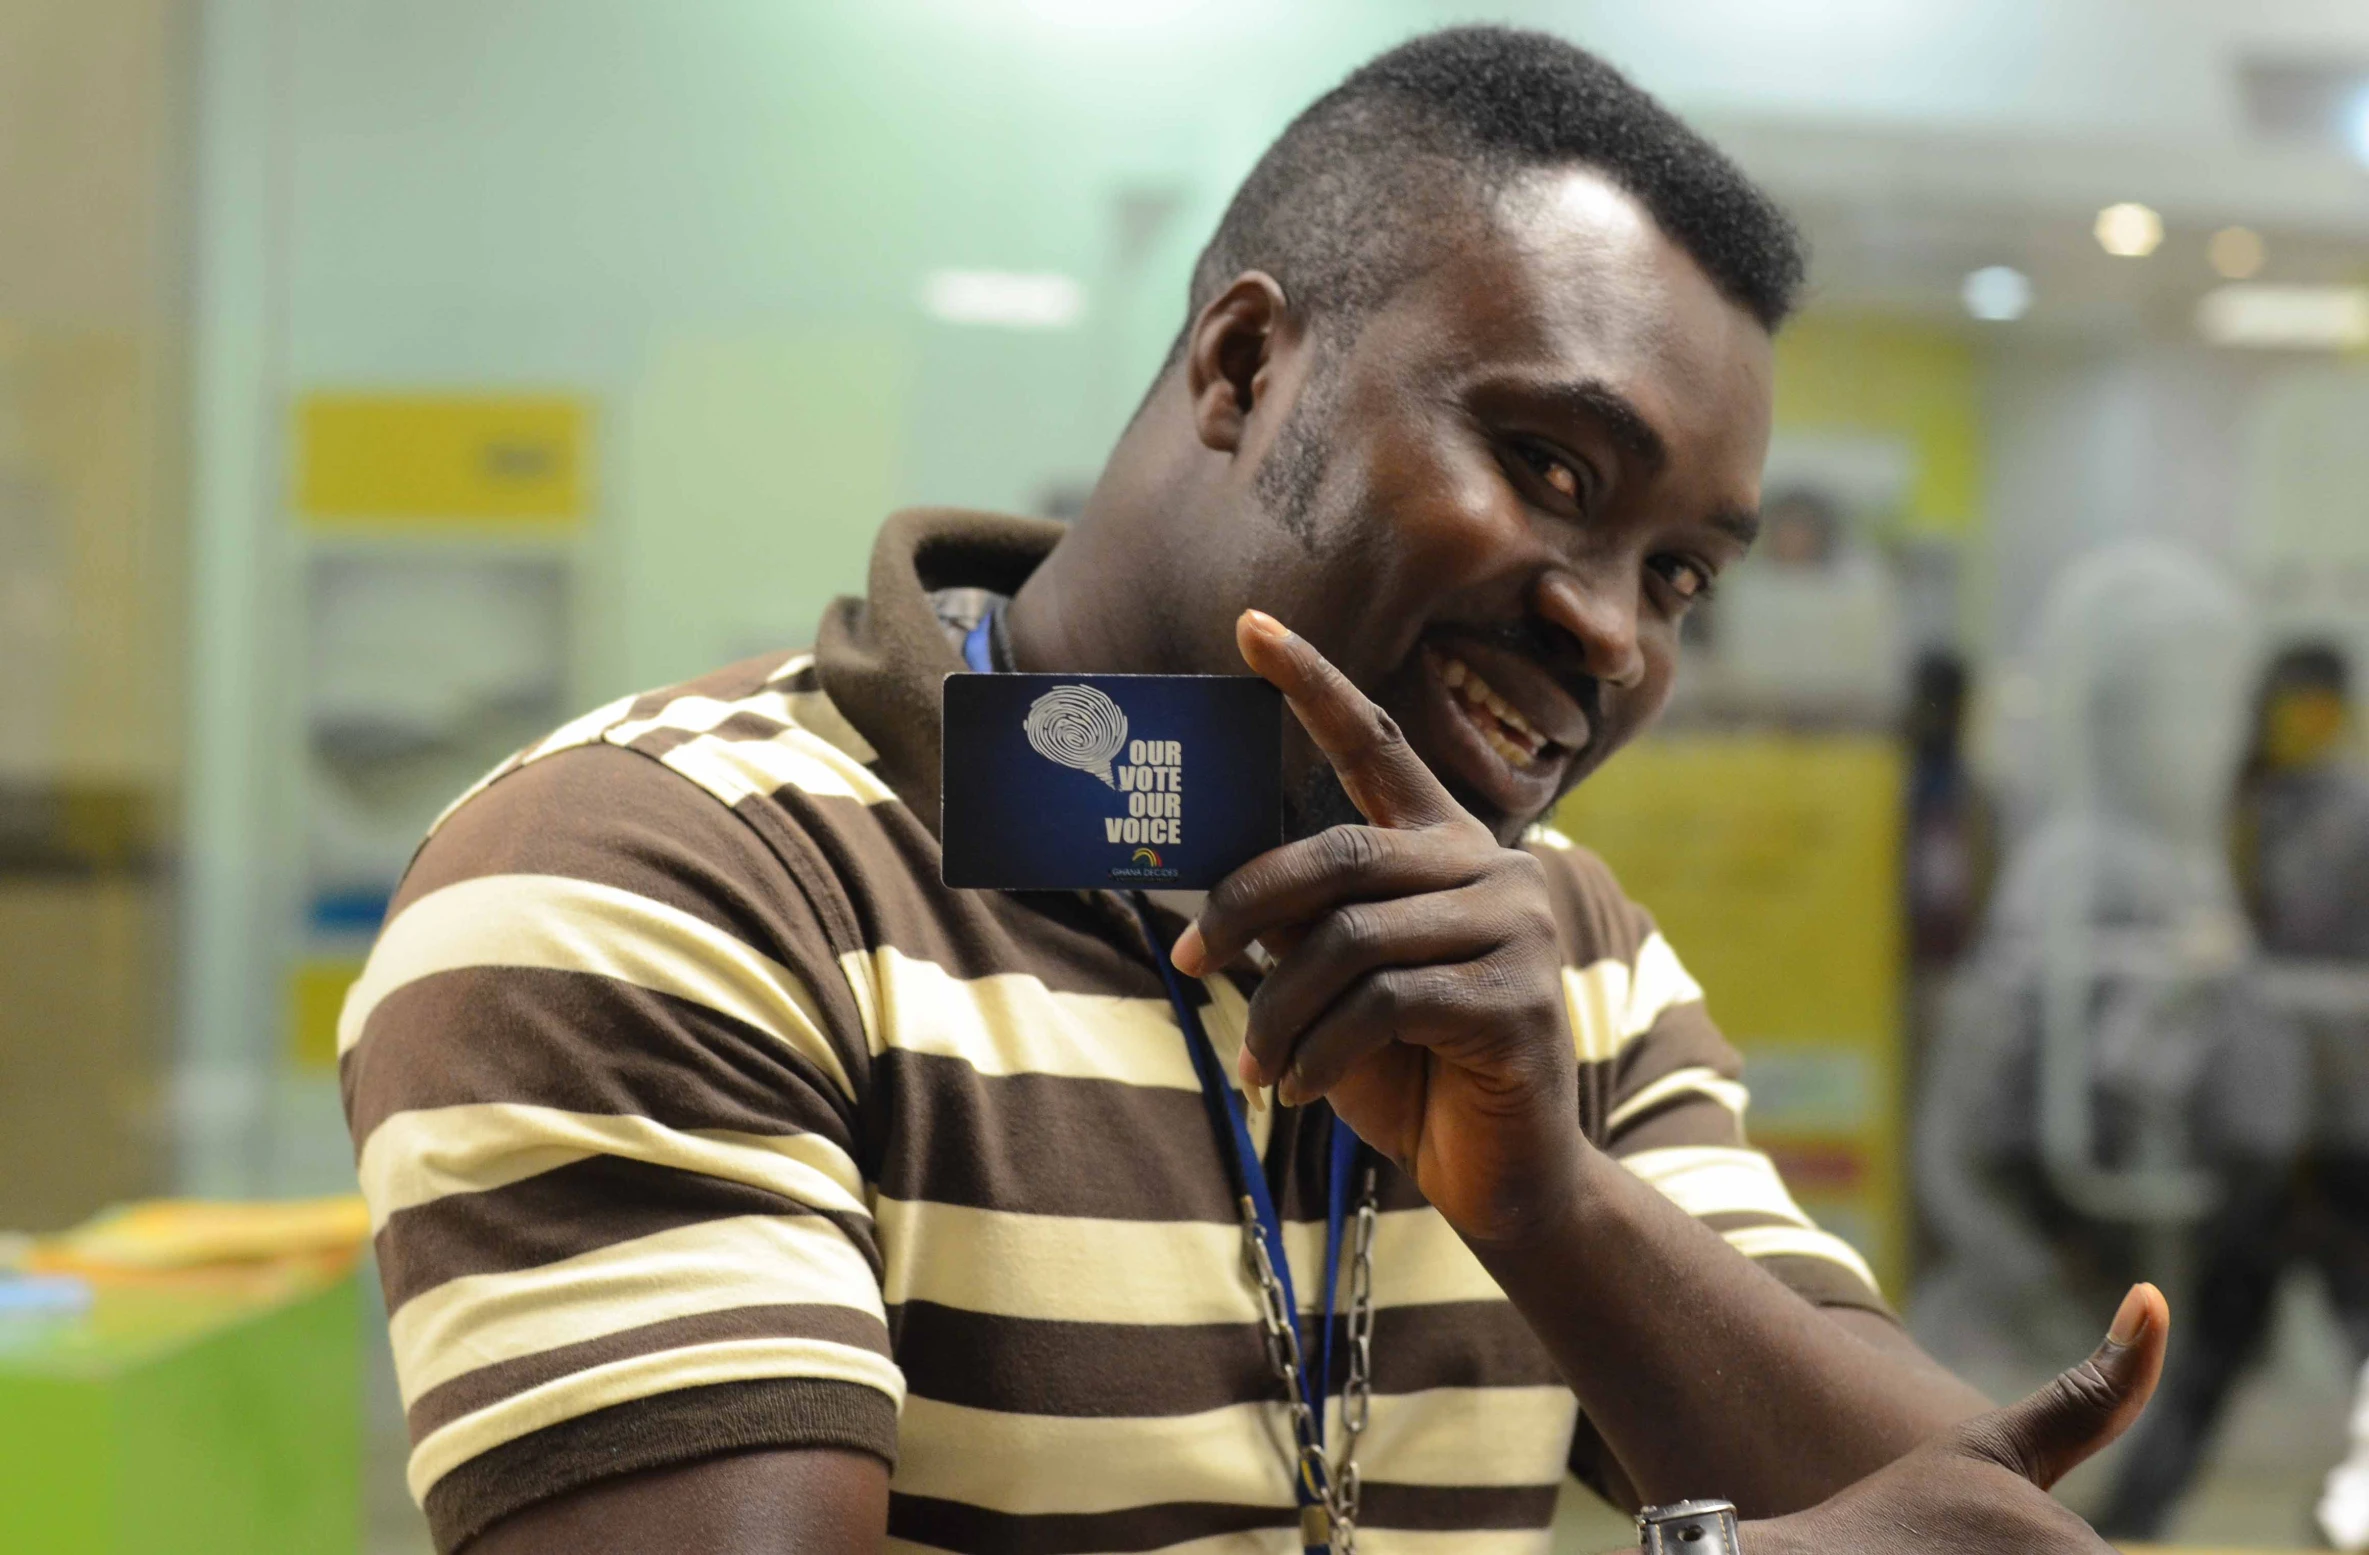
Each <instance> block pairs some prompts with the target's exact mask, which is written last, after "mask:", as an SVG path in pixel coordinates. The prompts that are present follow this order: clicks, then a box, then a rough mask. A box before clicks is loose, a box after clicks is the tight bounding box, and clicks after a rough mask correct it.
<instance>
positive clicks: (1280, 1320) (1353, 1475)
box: [1238, 1121, 1377, 1555]
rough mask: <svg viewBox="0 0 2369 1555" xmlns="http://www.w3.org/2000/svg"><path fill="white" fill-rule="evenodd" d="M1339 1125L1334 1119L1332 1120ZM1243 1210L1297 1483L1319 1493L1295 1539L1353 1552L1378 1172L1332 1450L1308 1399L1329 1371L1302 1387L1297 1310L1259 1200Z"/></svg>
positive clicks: (1356, 1265)
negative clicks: (1285, 1406) (1279, 1271)
mask: <svg viewBox="0 0 2369 1555" xmlns="http://www.w3.org/2000/svg"><path fill="white" fill-rule="evenodd" d="M1342 1126H1343V1125H1342V1124H1340V1123H1339V1122H1337V1121H1336V1122H1335V1123H1334V1124H1333V1127H1335V1128H1340V1127H1342ZM1238 1202H1239V1203H1240V1205H1241V1210H1242V1261H1243V1262H1244V1264H1246V1265H1247V1266H1248V1268H1249V1271H1250V1277H1251V1281H1252V1283H1254V1284H1255V1285H1257V1286H1258V1292H1259V1316H1260V1324H1261V1326H1262V1327H1263V1329H1264V1330H1265V1332H1266V1339H1267V1365H1268V1366H1269V1367H1270V1368H1272V1369H1273V1371H1274V1373H1275V1375H1276V1377H1277V1378H1278V1379H1279V1380H1280V1381H1281V1382H1282V1383H1283V1393H1284V1397H1286V1398H1287V1399H1289V1400H1290V1401H1291V1403H1290V1406H1289V1407H1290V1411H1291V1434H1292V1440H1293V1442H1294V1444H1295V1445H1296V1447H1297V1449H1298V1457H1297V1461H1296V1464H1295V1467H1296V1469H1297V1471H1298V1473H1299V1476H1300V1482H1301V1483H1302V1484H1303V1485H1305V1486H1307V1488H1308V1490H1309V1492H1310V1493H1311V1494H1313V1495H1314V1496H1315V1497H1316V1498H1317V1502H1318V1504H1317V1505H1314V1506H1310V1507H1307V1508H1305V1509H1303V1510H1302V1511H1301V1513H1300V1543H1301V1544H1302V1545H1303V1546H1314V1545H1328V1544H1329V1545H1330V1546H1332V1551H1333V1555H1356V1551H1357V1503H1358V1493H1359V1491H1360V1489H1361V1488H1362V1487H1361V1486H1360V1483H1359V1481H1358V1476H1357V1438H1358V1437H1359V1436H1360V1435H1362V1434H1363V1433H1364V1431H1365V1427H1366V1416H1367V1413H1368V1411H1369V1410H1370V1409H1371V1407H1372V1405H1373V1397H1374V1219H1375V1205H1376V1202H1377V1195H1376V1192H1375V1171H1374V1168H1373V1167H1372V1166H1370V1165H1369V1166H1367V1167H1366V1169H1365V1181H1364V1183H1363V1184H1362V1185H1361V1186H1360V1188H1359V1191H1358V1198H1357V1230H1356V1233H1355V1235H1354V1237H1353V1238H1352V1240H1351V1242H1350V1252H1349V1311H1348V1314H1347V1315H1348V1319H1349V1336H1348V1337H1349V1376H1348V1380H1347V1381H1346V1382H1345V1383H1343V1385H1342V1387H1341V1441H1340V1445H1339V1446H1338V1447H1337V1448H1336V1449H1335V1450H1334V1451H1332V1452H1329V1453H1328V1452H1326V1451H1325V1448H1324V1443H1323V1441H1322V1439H1321V1436H1320V1431H1321V1428H1322V1422H1321V1421H1319V1420H1318V1419H1317V1418H1316V1414H1315V1410H1314V1409H1311V1408H1310V1407H1309V1404H1308V1400H1309V1399H1310V1398H1315V1399H1317V1400H1319V1403H1318V1405H1317V1407H1318V1408H1321V1407H1323V1406H1322V1399H1323V1397H1324V1390H1325V1389H1326V1388H1328V1387H1329V1386H1330V1384H1331V1382H1332V1379H1331V1378H1330V1377H1319V1378H1317V1379H1316V1381H1317V1386H1316V1387H1315V1388H1309V1387H1306V1386H1305V1385H1304V1383H1303V1379H1304V1377H1305V1375H1306V1368H1305V1366H1304V1364H1303V1362H1302V1359H1301V1354H1300V1326H1299V1322H1298V1316H1299V1315H1298V1314H1297V1313H1295V1312H1293V1311H1292V1310H1291V1304H1290V1302H1289V1300H1288V1299H1287V1298H1286V1297H1285V1295H1284V1292H1283V1282H1282V1281H1281V1280H1280V1279H1278V1278H1276V1275H1275V1265H1274V1262H1273V1260H1271V1259H1270V1258H1268V1256H1267V1240H1266V1238H1265V1237H1264V1236H1263V1235H1262V1234H1261V1233H1260V1231H1259V1216H1258V1206H1257V1205H1255V1204H1253V1203H1252V1202H1251V1199H1250V1195H1248V1194H1244V1195H1242V1197H1241V1199H1240V1200H1239V1201H1238Z"/></svg>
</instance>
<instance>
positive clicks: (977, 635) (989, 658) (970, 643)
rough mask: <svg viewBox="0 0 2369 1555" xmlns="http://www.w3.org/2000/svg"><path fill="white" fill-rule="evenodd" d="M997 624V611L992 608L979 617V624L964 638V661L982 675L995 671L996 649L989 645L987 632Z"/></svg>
mask: <svg viewBox="0 0 2369 1555" xmlns="http://www.w3.org/2000/svg"><path fill="white" fill-rule="evenodd" d="M994 625H995V612H994V611H992V610H990V611H988V612H987V613H986V614H985V615H983V616H981V617H979V624H978V625H977V626H974V627H972V628H971V629H970V631H969V632H968V633H967V634H966V635H965V636H964V637H963V640H962V662H963V663H965V664H967V665H969V666H970V667H971V668H972V669H974V670H977V671H978V672H979V673H980V674H982V675H992V674H994V673H995V650H994V649H992V648H991V647H989V646H988V641H987V634H988V631H989V629H990V628H992V627H993V626H994Z"/></svg>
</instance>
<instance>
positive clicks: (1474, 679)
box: [1440, 654, 1547, 767]
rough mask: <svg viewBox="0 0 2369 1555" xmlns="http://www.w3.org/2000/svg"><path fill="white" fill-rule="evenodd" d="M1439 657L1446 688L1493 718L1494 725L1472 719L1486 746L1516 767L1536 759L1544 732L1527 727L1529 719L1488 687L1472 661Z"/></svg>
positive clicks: (1542, 743)
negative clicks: (1470, 663)
mask: <svg viewBox="0 0 2369 1555" xmlns="http://www.w3.org/2000/svg"><path fill="white" fill-rule="evenodd" d="M1440 660H1441V664H1440V678H1441V679H1442V680H1444V681H1446V682H1447V683H1448V689H1449V690H1451V691H1453V692H1455V693H1456V694H1457V695H1458V696H1460V697H1462V698H1463V699H1464V702H1465V705H1466V706H1467V707H1471V708H1474V709H1476V710H1479V711H1482V712H1486V713H1488V714H1489V715H1490V717H1491V718H1492V719H1494V720H1495V727H1492V726H1491V725H1490V724H1488V723H1484V722H1480V721H1479V720H1475V725H1476V727H1478V728H1479V730H1480V733H1481V738H1482V739H1484V740H1486V741H1488V743H1489V748H1490V749H1491V750H1493V751H1495V752H1496V753H1497V754H1498V755H1500V756H1502V757H1504V758H1505V759H1506V761H1507V762H1509V763H1511V764H1512V765H1514V766H1517V767H1527V766H1529V765H1530V764H1531V763H1532V762H1534V761H1536V760H1537V759H1538V753H1539V752H1540V751H1541V750H1543V749H1545V748H1546V743H1547V742H1546V737H1545V736H1544V735H1542V734H1540V733H1539V732H1538V731H1537V730H1535V729H1533V728H1531V727H1530V720H1528V719H1527V718H1524V717H1523V716H1522V715H1521V714H1520V713H1517V712H1515V711H1514V709H1513V707H1512V705H1511V704H1510V703H1508V702H1507V701H1506V700H1505V698H1503V697H1501V696H1499V695H1498V694H1497V693H1496V692H1495V691H1493V690H1491V689H1490V688H1489V683H1488V682H1487V681H1485V680H1483V679H1481V677H1480V673H1479V672H1478V671H1477V670H1475V669H1474V668H1473V667H1472V666H1471V665H1469V664H1467V663H1465V662H1464V661H1463V660H1462V659H1454V658H1450V657H1448V656H1447V655H1446V654H1442V655H1440Z"/></svg>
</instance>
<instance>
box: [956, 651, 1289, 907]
mask: <svg viewBox="0 0 2369 1555" xmlns="http://www.w3.org/2000/svg"><path fill="white" fill-rule="evenodd" d="M944 709H945V745H944V756H943V758H942V759H943V762H944V766H943V770H942V772H941V789H940V791H941V793H942V794H943V796H944V797H943V806H944V807H943V809H942V811H941V816H940V826H939V837H940V839H941V840H942V841H943V843H944V845H945V847H944V860H945V862H944V869H945V880H946V883H947V884H948V885H950V886H971V887H979V888H985V889H993V890H1004V891H1081V890H1114V891H1135V890H1206V889H1208V888H1209V887H1210V886H1213V885H1215V884H1217V882H1218V881H1220V880H1222V879H1224V878H1225V877H1226V875H1228V874H1229V873H1231V872H1232V871H1233V870H1234V869H1235V868H1236V867H1237V866H1238V865H1240V864H1242V863H1244V862H1245V861H1247V860H1249V859H1251V858H1255V857H1256V856H1257V855H1259V854H1261V853H1264V852H1265V851H1267V850H1268V849H1269V848H1272V847H1274V846H1275V845H1276V844H1277V843H1278V842H1281V841H1282V840H1283V769H1282V756H1283V698H1282V696H1281V694H1279V693H1278V692H1277V691H1276V690H1275V688H1274V687H1273V686H1270V685H1268V684H1267V683H1266V682H1265V681H1263V680H1260V679H1258V678H1257V677H1255V676H1250V675H949V676H947V677H946V689H945V701H944Z"/></svg>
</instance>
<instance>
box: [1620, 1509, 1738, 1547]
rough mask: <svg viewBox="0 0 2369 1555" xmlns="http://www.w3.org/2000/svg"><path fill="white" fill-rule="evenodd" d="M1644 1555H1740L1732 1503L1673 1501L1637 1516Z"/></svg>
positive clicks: (1638, 1531)
mask: <svg viewBox="0 0 2369 1555" xmlns="http://www.w3.org/2000/svg"><path fill="white" fill-rule="evenodd" d="M1637 1548H1638V1549H1640V1550H1642V1551H1643V1552H1644V1555H1738V1544H1737V1540H1736V1505H1735V1503H1734V1502H1733V1501H1674V1502H1672V1503H1671V1504H1670V1505H1668V1506H1649V1507H1647V1508H1646V1509H1645V1510H1644V1511H1642V1512H1639V1513H1638V1514H1637Z"/></svg>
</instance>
